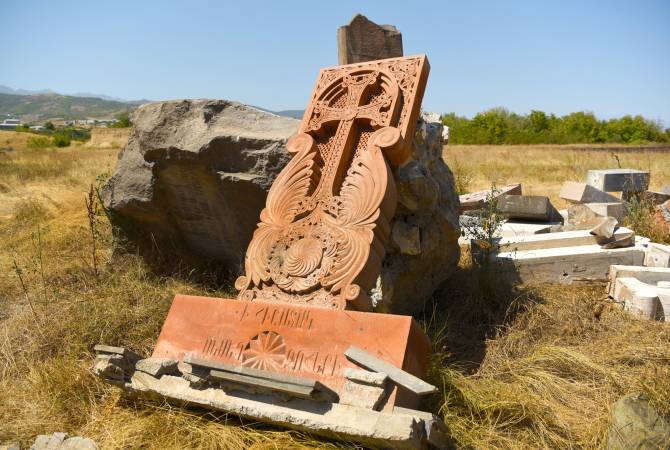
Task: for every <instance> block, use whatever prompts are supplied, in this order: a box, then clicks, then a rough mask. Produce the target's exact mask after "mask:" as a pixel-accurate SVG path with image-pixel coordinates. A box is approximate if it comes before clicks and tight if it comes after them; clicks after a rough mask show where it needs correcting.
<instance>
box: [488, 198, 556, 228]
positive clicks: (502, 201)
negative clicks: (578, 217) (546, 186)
mask: <svg viewBox="0 0 670 450" xmlns="http://www.w3.org/2000/svg"><path fill="white" fill-rule="evenodd" d="M498 210H499V211H500V213H501V214H503V215H504V216H505V217H507V218H509V219H515V220H535V221H538V222H550V221H556V220H560V219H561V217H560V214H559V213H558V211H557V210H556V208H554V205H552V204H551V201H550V200H549V197H546V196H542V195H515V194H504V195H501V196H500V198H499V199H498Z"/></svg>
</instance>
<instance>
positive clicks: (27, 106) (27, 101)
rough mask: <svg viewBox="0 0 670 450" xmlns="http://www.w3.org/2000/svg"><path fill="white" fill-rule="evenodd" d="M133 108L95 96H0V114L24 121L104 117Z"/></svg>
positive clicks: (48, 94)
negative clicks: (20, 118) (18, 117)
mask: <svg viewBox="0 0 670 450" xmlns="http://www.w3.org/2000/svg"><path fill="white" fill-rule="evenodd" d="M132 109H134V105H131V104H128V103H123V102H118V101H112V100H103V99H101V98H96V97H75V96H72V95H60V94H53V93H47V94H32V95H14V94H2V93H0V115H7V114H10V115H14V116H20V117H22V118H24V120H31V121H36V120H45V119H53V118H56V117H60V118H64V119H80V118H86V117H95V118H106V117H112V116H114V115H116V114H119V113H121V112H124V111H130V110H132Z"/></svg>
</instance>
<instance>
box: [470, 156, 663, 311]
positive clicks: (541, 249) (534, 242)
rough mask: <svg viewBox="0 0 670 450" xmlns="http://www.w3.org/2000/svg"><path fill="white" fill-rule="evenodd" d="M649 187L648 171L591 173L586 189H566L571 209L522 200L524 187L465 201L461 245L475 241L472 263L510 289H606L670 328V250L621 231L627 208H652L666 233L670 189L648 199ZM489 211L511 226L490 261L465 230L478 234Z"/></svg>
mask: <svg viewBox="0 0 670 450" xmlns="http://www.w3.org/2000/svg"><path fill="white" fill-rule="evenodd" d="M649 181H650V173H649V172H647V171H642V170H634V169H607V170H589V171H588V173H587V176H586V180H585V182H584V183H580V182H573V181H569V182H566V183H565V184H564V185H563V187H562V189H561V192H560V194H559V197H560V198H562V199H564V200H566V201H567V202H569V203H570V206H569V208H568V209H567V210H562V211H557V210H556V208H554V207H553V205H552V204H551V202H550V201H549V198H548V197H545V196H534V195H522V193H521V185H520V184H512V185H507V186H502V187H500V188H497V189H495V190H494V191H493V192H491V191H480V192H474V193H471V194H465V195H461V196H460V200H461V214H462V215H461V218H460V221H461V225H462V226H463V228H464V229H465V230H466V232H464V236H463V237H462V238H461V242H462V243H468V241H471V242H470V243H471V245H472V251H473V255H475V256H477V257H482V255H484V256H485V258H486V262H487V263H488V264H489V265H488V266H487V268H489V269H490V270H493V271H496V272H497V273H499V274H500V275H503V276H504V277H505V278H506V279H507V280H508V281H510V282H513V283H519V282H521V283H527V282H560V283H567V284H572V283H588V282H598V281H606V282H607V283H608V288H607V292H608V294H609V296H610V297H611V298H612V299H613V300H614V302H616V303H617V304H619V305H621V306H622V307H623V308H624V309H625V310H628V311H630V312H632V313H633V314H634V315H635V316H637V317H639V318H642V319H648V320H654V319H656V320H665V321H670V246H668V245H663V244H659V243H655V242H651V241H650V240H649V239H648V238H646V237H644V236H636V235H635V233H634V232H633V231H632V230H630V229H628V228H625V227H622V226H619V223H620V222H622V221H623V220H624V218H625V217H626V215H627V213H628V209H629V205H635V204H638V205H639V204H649V203H651V204H653V205H654V206H655V207H656V211H657V216H658V217H659V218H657V220H658V221H659V226H661V227H666V229H668V228H667V227H668V225H667V224H668V223H670V222H666V221H665V212H666V211H667V209H668V206H669V205H670V187H666V188H663V189H662V191H661V192H654V191H650V190H649ZM490 204H496V207H495V210H496V213H497V214H500V215H502V216H504V217H505V218H506V220H505V221H504V222H503V223H502V225H501V226H500V228H499V229H498V230H497V233H496V237H495V245H494V249H493V251H491V252H486V253H485V252H482V251H481V248H480V247H481V245H482V244H481V243H480V242H479V241H478V240H476V239H472V238H474V237H476V236H472V235H468V233H467V230H468V228H469V227H470V229H472V224H473V223H474V226H475V227H476V226H478V221H481V220H482V216H483V211H485V210H487V207H488V206H489V205H490ZM475 229H476V228H475Z"/></svg>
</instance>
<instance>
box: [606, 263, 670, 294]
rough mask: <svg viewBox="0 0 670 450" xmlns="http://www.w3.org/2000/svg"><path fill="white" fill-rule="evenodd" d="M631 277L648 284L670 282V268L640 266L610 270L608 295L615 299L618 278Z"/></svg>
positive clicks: (613, 266)
mask: <svg viewBox="0 0 670 450" xmlns="http://www.w3.org/2000/svg"><path fill="white" fill-rule="evenodd" d="M623 277H631V278H637V279H638V280H640V281H642V282H644V283H647V284H658V283H659V282H670V268H666V267H644V266H640V265H639V264H638V265H617V264H613V265H612V266H610V268H609V275H608V281H609V283H608V285H607V293H608V295H609V296H610V297H614V286H615V284H616V280H617V278H623Z"/></svg>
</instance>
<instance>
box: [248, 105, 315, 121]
mask: <svg viewBox="0 0 670 450" xmlns="http://www.w3.org/2000/svg"><path fill="white" fill-rule="evenodd" d="M254 108H256V109H260V110H261V111H265V112H269V113H272V114H277V115H278V116H285V117H292V118H294V119H302V116H303V115H304V114H305V110H304V109H285V110H282V111H272V110H271V109H267V108H261V107H260V106H254Z"/></svg>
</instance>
